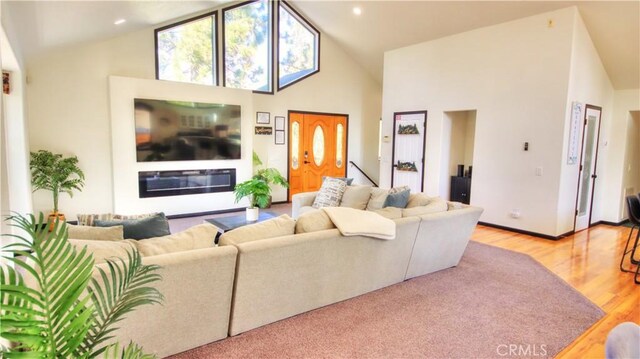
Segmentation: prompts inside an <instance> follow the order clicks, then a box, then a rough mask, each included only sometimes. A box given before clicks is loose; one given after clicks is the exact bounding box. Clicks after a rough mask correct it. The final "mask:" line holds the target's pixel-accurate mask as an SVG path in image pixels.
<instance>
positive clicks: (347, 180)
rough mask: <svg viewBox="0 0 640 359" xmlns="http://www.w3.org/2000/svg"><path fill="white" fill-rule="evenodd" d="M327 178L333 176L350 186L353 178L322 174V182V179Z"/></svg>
mask: <svg viewBox="0 0 640 359" xmlns="http://www.w3.org/2000/svg"><path fill="white" fill-rule="evenodd" d="M327 178H335V179H339V180H340V181H344V182H346V183H347V186H351V184H352V183H353V178H347V177H329V176H322V182H323V183H324V180H325V179H327Z"/></svg>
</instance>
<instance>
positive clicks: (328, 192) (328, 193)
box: [312, 177, 347, 208]
mask: <svg viewBox="0 0 640 359" xmlns="http://www.w3.org/2000/svg"><path fill="white" fill-rule="evenodd" d="M346 189H347V183H346V182H345V181H342V180H339V179H335V178H331V177H327V178H326V179H325V180H324V181H323V182H322V187H320V191H318V194H317V195H316V199H315V200H313V205H312V207H313V208H321V207H337V206H338V205H340V200H341V199H342V195H343V194H344V191H345V190H346Z"/></svg>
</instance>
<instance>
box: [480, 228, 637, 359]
mask: <svg viewBox="0 0 640 359" xmlns="http://www.w3.org/2000/svg"><path fill="white" fill-rule="evenodd" d="M630 230H631V228H628V227H625V226H617V227H614V226H608V225H602V224H601V225H597V226H594V227H592V228H590V229H588V230H585V231H581V232H579V233H576V234H574V235H571V236H568V237H566V238H563V239H561V240H558V241H551V240H548V239H542V238H537V237H532V236H528V235H524V234H518V233H514V232H509V231H505V230H500V229H495V228H490V227H485V226H478V227H477V228H476V230H475V232H474V233H473V236H472V240H474V241H477V242H481V243H486V244H490V245H493V246H497V247H501V248H506V249H510V250H513V251H517V252H521V253H526V254H528V255H530V256H531V257H533V258H535V259H536V260H538V261H539V262H540V263H542V264H543V265H544V266H545V267H547V268H548V269H550V270H551V271H552V272H554V273H555V274H557V275H558V276H560V277H561V278H562V279H564V280H565V281H566V282H568V283H569V284H570V285H571V286H573V287H574V288H575V289H577V290H578V291H579V292H580V293H582V294H583V295H584V296H586V297H587V298H589V299H590V300H591V301H592V302H593V303H595V304H597V305H598V306H600V307H601V308H602V309H603V310H604V311H605V312H606V313H607V314H606V315H605V317H604V318H602V319H601V320H600V321H599V322H598V323H596V324H595V325H594V326H593V327H591V328H590V329H589V330H588V331H586V332H585V333H583V334H582V335H581V336H580V337H579V338H578V339H576V340H575V341H574V342H573V343H571V344H570V345H569V346H568V347H567V348H565V349H564V350H563V351H562V352H560V353H559V354H558V356H557V358H603V357H604V343H605V340H606V338H607V334H608V333H609V331H610V330H611V329H612V328H613V327H615V326H616V325H617V324H619V323H622V322H626V321H631V322H635V323H638V324H640V286H639V285H635V284H634V283H633V274H630V273H623V272H621V271H620V270H619V269H618V265H619V263H620V257H621V256H622V252H623V250H624V245H625V243H626V240H627V236H628V235H629V231H630ZM634 236H635V231H634ZM636 257H638V255H636ZM532 285H535V283H532ZM540 289H541V290H544V288H540Z"/></svg>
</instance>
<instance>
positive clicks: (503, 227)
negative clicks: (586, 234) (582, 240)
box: [478, 221, 574, 241]
mask: <svg viewBox="0 0 640 359" xmlns="http://www.w3.org/2000/svg"><path fill="white" fill-rule="evenodd" d="M478 224H480V225H483V226H487V227H492V228H497V229H502V230H505V231H509V232H515V233H520V234H526V235H528V236H533V237H539V238H544V239H549V240H552V241H557V240H559V239H562V238H564V237H566V236H569V235H572V234H573V233H574V232H573V231H569V232H567V233H564V234H561V235H559V236H550V235H548V234H542V233H538V232H531V231H525V230H523V229H517V228H511V227H507V226H501V225H498V224H493V223H488V222H482V221H480V222H478Z"/></svg>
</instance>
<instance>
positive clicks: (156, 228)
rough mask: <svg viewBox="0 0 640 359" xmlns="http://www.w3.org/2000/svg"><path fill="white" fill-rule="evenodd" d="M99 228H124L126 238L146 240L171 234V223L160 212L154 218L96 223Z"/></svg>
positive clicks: (97, 221)
mask: <svg viewBox="0 0 640 359" xmlns="http://www.w3.org/2000/svg"><path fill="white" fill-rule="evenodd" d="M94 223H95V225H96V226H97V227H113V226H119V225H122V226H124V238H127V239H144V238H152V237H161V236H167V235H169V234H171V231H170V230H169V221H167V217H165V215H164V213H162V212H160V213H158V214H156V215H155V216H153V217H147V218H141V219H123V220H119V221H100V220H96V221H94Z"/></svg>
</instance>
